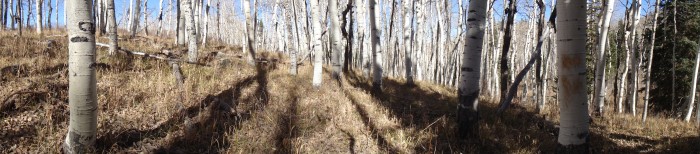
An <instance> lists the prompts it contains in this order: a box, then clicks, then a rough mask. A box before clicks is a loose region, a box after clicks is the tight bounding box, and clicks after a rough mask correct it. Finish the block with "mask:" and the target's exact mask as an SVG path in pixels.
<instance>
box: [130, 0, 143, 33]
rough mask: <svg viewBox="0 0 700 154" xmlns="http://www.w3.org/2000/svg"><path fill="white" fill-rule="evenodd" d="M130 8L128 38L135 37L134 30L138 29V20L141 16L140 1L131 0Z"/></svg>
mask: <svg viewBox="0 0 700 154" xmlns="http://www.w3.org/2000/svg"><path fill="white" fill-rule="evenodd" d="M130 5H131V6H132V7H131V12H130V14H131V15H130V16H129V17H130V22H129V33H130V35H129V36H130V37H132V38H133V37H135V36H136V29H137V28H138V25H139V18H140V16H141V13H140V12H141V0H132V4H130Z"/></svg>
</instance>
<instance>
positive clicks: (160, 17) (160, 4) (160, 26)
mask: <svg viewBox="0 0 700 154" xmlns="http://www.w3.org/2000/svg"><path fill="white" fill-rule="evenodd" d="M162 30H163V0H160V1H159V2H158V30H157V31H156V35H158V36H160V33H161V31H162Z"/></svg>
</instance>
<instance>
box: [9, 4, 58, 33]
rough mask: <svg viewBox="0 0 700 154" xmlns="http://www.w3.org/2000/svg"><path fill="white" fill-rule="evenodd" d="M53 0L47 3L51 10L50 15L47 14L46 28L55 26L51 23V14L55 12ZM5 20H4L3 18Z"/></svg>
mask: <svg viewBox="0 0 700 154" xmlns="http://www.w3.org/2000/svg"><path fill="white" fill-rule="evenodd" d="M51 1H53V0H49V1H48V4H47V5H46V6H48V7H49V11H48V12H47V14H48V16H47V18H46V28H48V29H51V28H52V26H53V25H51V15H52V14H53V13H52V12H53V6H51ZM56 3H58V2H56ZM0 12H2V11H0ZM3 21H4V20H3Z"/></svg>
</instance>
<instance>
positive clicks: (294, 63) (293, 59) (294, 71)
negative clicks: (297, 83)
mask: <svg viewBox="0 0 700 154" xmlns="http://www.w3.org/2000/svg"><path fill="white" fill-rule="evenodd" d="M289 2H290V3H292V13H293V14H294V21H297V20H298V19H299V18H297V5H296V1H289ZM290 23H293V24H294V29H295V33H296V41H295V42H294V51H292V54H291V56H290V58H289V59H290V60H291V62H290V63H289V65H290V69H289V73H290V74H292V75H296V74H297V63H298V62H297V54H298V53H299V51H300V50H301V47H300V46H299V43H300V42H301V33H300V32H299V24H298V23H297V22H290Z"/></svg>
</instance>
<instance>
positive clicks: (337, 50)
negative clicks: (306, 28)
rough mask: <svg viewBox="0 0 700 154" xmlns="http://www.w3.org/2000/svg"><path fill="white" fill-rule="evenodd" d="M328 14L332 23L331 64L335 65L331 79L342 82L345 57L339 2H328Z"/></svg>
mask: <svg viewBox="0 0 700 154" xmlns="http://www.w3.org/2000/svg"><path fill="white" fill-rule="evenodd" d="M328 12H329V14H330V20H331V21H330V23H331V25H330V26H331V27H330V29H331V31H330V32H331V34H330V35H331V43H332V49H333V51H332V54H331V64H332V65H333V68H332V69H333V70H332V73H331V77H333V78H334V79H336V80H340V78H341V76H342V73H343V72H342V69H343V68H342V67H343V65H342V63H341V62H340V61H341V58H342V55H343V49H342V44H341V43H340V41H341V39H342V38H341V36H340V28H341V27H340V19H339V18H338V0H328Z"/></svg>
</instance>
